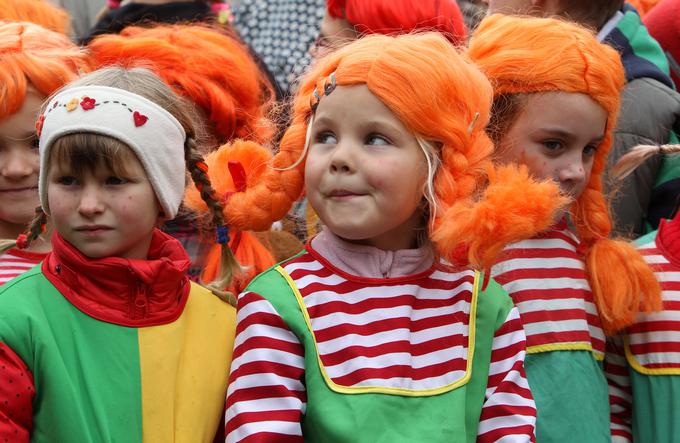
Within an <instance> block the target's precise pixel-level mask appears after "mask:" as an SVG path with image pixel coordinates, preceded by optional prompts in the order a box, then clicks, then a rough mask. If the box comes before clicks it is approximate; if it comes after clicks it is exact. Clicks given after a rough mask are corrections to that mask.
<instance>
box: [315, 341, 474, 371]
mask: <svg viewBox="0 0 680 443" xmlns="http://www.w3.org/2000/svg"><path fill="white" fill-rule="evenodd" d="M466 357H467V348H466V347H463V346H454V347H451V348H448V349H442V350H440V351H435V352H431V353H429V354H425V355H418V356H414V355H411V354H410V353H408V352H394V353H387V354H381V355H378V356H376V357H364V356H357V357H355V358H352V359H351V360H347V361H345V362H343V363H339V364H337V365H332V366H326V371H327V372H328V375H329V376H330V377H331V378H338V377H343V376H345V375H347V374H350V373H352V372H354V371H357V370H359V369H383V368H386V367H388V366H393V365H405V366H410V367H412V368H413V369H421V368H424V367H428V366H433V365H443V364H444V363H447V362H450V361H451V360H453V359H455V358H462V359H465V358H466Z"/></svg>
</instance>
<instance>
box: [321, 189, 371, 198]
mask: <svg viewBox="0 0 680 443" xmlns="http://www.w3.org/2000/svg"><path fill="white" fill-rule="evenodd" d="M326 195H327V196H328V197H336V198H343V197H359V196H362V195H364V194H363V193H361V192H355V191H350V190H347V189H333V190H332V191H331V192H328V193H327V194H326Z"/></svg>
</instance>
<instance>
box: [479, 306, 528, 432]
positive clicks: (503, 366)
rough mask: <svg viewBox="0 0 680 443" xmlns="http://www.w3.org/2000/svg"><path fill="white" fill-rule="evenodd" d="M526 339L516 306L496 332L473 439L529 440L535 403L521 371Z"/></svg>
mask: <svg viewBox="0 0 680 443" xmlns="http://www.w3.org/2000/svg"><path fill="white" fill-rule="evenodd" d="M525 346H526V338H525V336H524V329H523V327H522V323H521V321H520V318H519V312H518V311H517V308H512V310H511V311H510V312H509V313H508V317H507V318H506V320H505V323H503V325H501V327H500V328H498V330H497V331H496V333H495V334H494V338H493V348H492V351H491V364H490V366H489V381H488V383H487V388H486V396H485V401H484V406H483V407H482V415H481V417H480V419H479V427H478V429H477V441H478V442H480V443H487V442H529V441H531V442H533V441H535V437H534V429H535V427H536V405H535V403H534V398H533V396H532V395H531V390H530V389H529V383H528V382H527V378H526V374H525V373H524V353H525Z"/></svg>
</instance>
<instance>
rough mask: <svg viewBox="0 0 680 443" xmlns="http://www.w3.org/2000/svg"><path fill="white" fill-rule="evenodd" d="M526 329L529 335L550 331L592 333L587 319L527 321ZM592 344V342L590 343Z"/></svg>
mask: <svg viewBox="0 0 680 443" xmlns="http://www.w3.org/2000/svg"><path fill="white" fill-rule="evenodd" d="M524 331H525V332H526V334H527V337H528V336H532V335H537V334H546V333H550V332H554V333H560V332H582V331H583V332H587V333H588V335H590V328H589V327H588V322H586V321H585V320H555V321H550V320H548V321H539V322H534V323H526V324H525V325H524ZM588 344H590V343H588Z"/></svg>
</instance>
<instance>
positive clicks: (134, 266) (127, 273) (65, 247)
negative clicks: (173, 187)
mask: <svg viewBox="0 0 680 443" xmlns="http://www.w3.org/2000/svg"><path fill="white" fill-rule="evenodd" d="M188 268H189V257H188V256H187V253H186V252H185V251H184V249H183V248H182V245H181V244H180V243H179V242H178V241H177V240H175V239H173V238H172V237H170V236H169V235H167V234H164V233H162V232H161V231H159V230H157V229H156V230H154V232H153V237H152V239H151V246H150V247H149V254H148V258H147V259H146V260H136V259H127V258H120V257H106V258H100V259H91V258H88V257H86V256H84V255H83V254H82V253H81V252H80V251H79V250H77V249H76V248H74V247H73V246H72V245H71V244H70V243H68V242H67V241H65V240H64V239H63V238H62V237H61V236H60V235H59V234H58V233H56V232H55V233H54V235H53V236H52V252H51V253H50V254H48V256H47V257H46V258H45V260H44V261H43V265H42V271H43V274H45V276H46V277H47V279H48V280H49V281H50V282H51V283H52V284H53V285H54V286H55V287H56V288H57V289H58V290H59V292H61V293H62V294H63V295H64V297H66V299H67V300H68V301H70V302H71V303H72V304H73V305H74V306H75V307H76V308H78V309H79V310H81V311H82V312H84V313H85V314H87V315H89V316H90V317H94V318H96V319H97V320H101V321H105V322H108V323H113V324H117V325H122V326H130V327H141V326H156V325H161V324H166V323H171V322H173V321H175V320H176V319H177V318H178V317H179V316H180V315H181V314H182V311H183V309H184V305H185V304H186V301H187V297H188V296H189V289H190V285H189V278H188V276H187V270H188Z"/></svg>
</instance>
